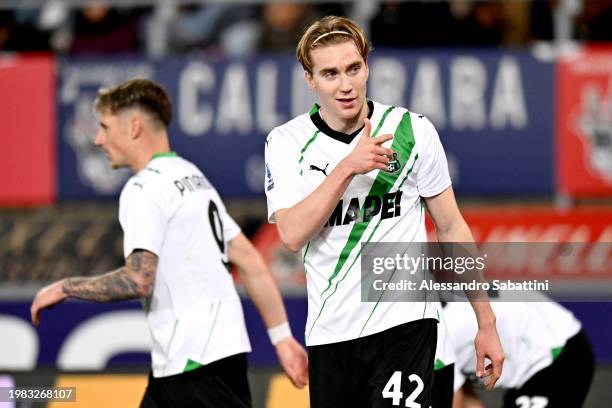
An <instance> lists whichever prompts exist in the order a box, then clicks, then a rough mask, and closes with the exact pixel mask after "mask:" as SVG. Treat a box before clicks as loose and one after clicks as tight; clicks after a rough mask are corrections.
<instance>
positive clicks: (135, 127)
mask: <svg viewBox="0 0 612 408" xmlns="http://www.w3.org/2000/svg"><path fill="white" fill-rule="evenodd" d="M143 126H144V124H143V121H142V117H141V116H140V115H134V116H132V118H131V119H130V138H132V139H138V138H139V137H140V136H141V135H142V130H143Z"/></svg>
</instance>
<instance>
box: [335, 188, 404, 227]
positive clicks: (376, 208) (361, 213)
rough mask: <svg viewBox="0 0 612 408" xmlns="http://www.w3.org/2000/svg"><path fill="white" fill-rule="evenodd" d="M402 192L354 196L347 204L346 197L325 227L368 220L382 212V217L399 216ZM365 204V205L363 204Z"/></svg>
mask: <svg viewBox="0 0 612 408" xmlns="http://www.w3.org/2000/svg"><path fill="white" fill-rule="evenodd" d="M401 200H402V192H401V191H396V192H393V193H386V194H383V195H382V196H380V195H368V196H366V197H365V199H361V200H360V198H359V197H353V198H351V199H350V201H349V203H348V205H347V206H345V204H344V199H342V200H340V201H338V204H337V205H336V208H334V211H333V212H332V214H331V216H330V217H329V220H328V221H327V222H326V223H325V225H324V227H335V226H338V225H347V224H350V223H351V222H353V221H357V220H360V221H363V222H368V221H370V220H372V219H373V218H374V217H375V216H376V215H378V214H380V218H381V219H383V220H384V219H387V218H393V217H399V216H400V215H401V213H402V207H401ZM362 204H363V205H362Z"/></svg>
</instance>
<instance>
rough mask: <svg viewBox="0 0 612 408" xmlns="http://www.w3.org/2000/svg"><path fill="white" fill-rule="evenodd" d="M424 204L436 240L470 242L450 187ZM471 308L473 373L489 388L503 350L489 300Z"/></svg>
mask: <svg viewBox="0 0 612 408" xmlns="http://www.w3.org/2000/svg"><path fill="white" fill-rule="evenodd" d="M425 205H426V206H427V209H428V211H429V214H430V215H431V218H432V220H433V222H434V225H435V228H436V234H437V236H438V241H439V242H460V243H464V242H474V238H473V237H472V233H471V231H470V228H469V227H468V225H467V223H466V222H465V220H464V219H463V216H462V215H461V212H460V211H459V207H457V202H456V200H455V194H454V192H453V188H452V187H448V188H447V189H446V190H444V191H443V192H442V193H440V194H438V195H436V196H433V197H429V198H425ZM471 304H472V308H473V309H474V313H475V314H476V320H477V321H478V333H477V334H476V339H475V346H476V375H477V376H478V377H480V378H483V377H485V386H486V387H487V389H488V390H492V389H493V387H494V386H495V383H496V382H497V380H498V379H499V377H500V376H501V373H502V366H503V362H504V351H503V349H502V346H501V342H500V340H499V336H498V334H497V328H496V326H495V314H494V313H493V309H491V305H490V304H489V302H487V301H484V300H477V301H472V302H471ZM485 358H488V359H489V360H491V363H492V364H491V367H486V368H485Z"/></svg>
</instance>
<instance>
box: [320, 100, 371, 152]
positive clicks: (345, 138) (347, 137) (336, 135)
mask: <svg viewBox="0 0 612 408" xmlns="http://www.w3.org/2000/svg"><path fill="white" fill-rule="evenodd" d="M367 102H368V119H371V118H372V114H373V113H374V103H373V102H372V101H371V100H369V99H368V100H367ZM319 108H320V106H319V104H316V103H315V104H314V105H313V106H312V109H310V112H309V113H310V119H311V120H312V123H314V125H315V126H316V127H317V129H319V130H320V131H321V132H322V133H323V134H325V135H327V136H329V137H331V138H332V139H336V140H337V141H339V142H342V143H346V144H350V143H351V142H352V141H353V139H354V138H355V136H357V135H358V134H359V132H361V130H362V129H363V126H361V127H360V128H359V129H357V130H356V131H354V132H353V133H351V134H347V133H342V132H338V131H336V130H334V129H332V128H330V127H329V126H327V123H325V121H324V120H323V118H322V117H321V115H320V114H319Z"/></svg>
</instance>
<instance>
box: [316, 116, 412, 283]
mask: <svg viewBox="0 0 612 408" xmlns="http://www.w3.org/2000/svg"><path fill="white" fill-rule="evenodd" d="M378 128H379V129H380V126H378ZM414 143H415V142H414V134H413V133H412V123H411V120H410V113H409V112H406V113H405V114H404V115H403V116H402V120H401V121H400V123H399V125H398V126H397V129H396V130H395V132H394V137H393V143H392V144H391V149H393V151H395V152H397V153H398V154H399V156H400V161H401V162H402V163H406V162H407V161H408V159H409V158H410V155H411V154H412V149H413V148H414ZM399 175H400V172H397V173H387V172H384V171H379V172H378V176H377V177H376V179H375V180H374V183H373V184H372V187H371V189H370V192H369V194H368V195H377V196H381V197H382V195H383V194H385V193H388V192H389V190H391V188H392V187H393V185H394V184H395V181H396V180H397V178H398V176H399ZM363 210H365V208H364V209H362V211H363ZM369 223H370V220H369V221H365V222H363V221H361V222H359V221H357V222H355V225H353V229H352V230H351V232H350V234H349V238H348V240H347V242H346V244H345V246H344V248H343V249H342V251H341V252H340V257H339V258H338V263H337V264H336V267H335V269H334V272H333V273H332V275H331V276H330V277H329V279H328V286H327V288H325V290H324V291H323V292H322V293H321V295H323V294H325V292H326V291H327V290H329V288H330V287H331V286H332V281H333V279H334V278H335V277H336V276H338V274H339V273H340V269H342V267H343V266H344V263H345V262H346V261H347V259H348V257H349V255H350V253H351V252H352V250H353V249H354V248H355V246H356V245H357V243H358V242H359V240H360V239H361V236H362V235H363V233H364V232H365V229H366V227H367V226H368V224H369Z"/></svg>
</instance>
